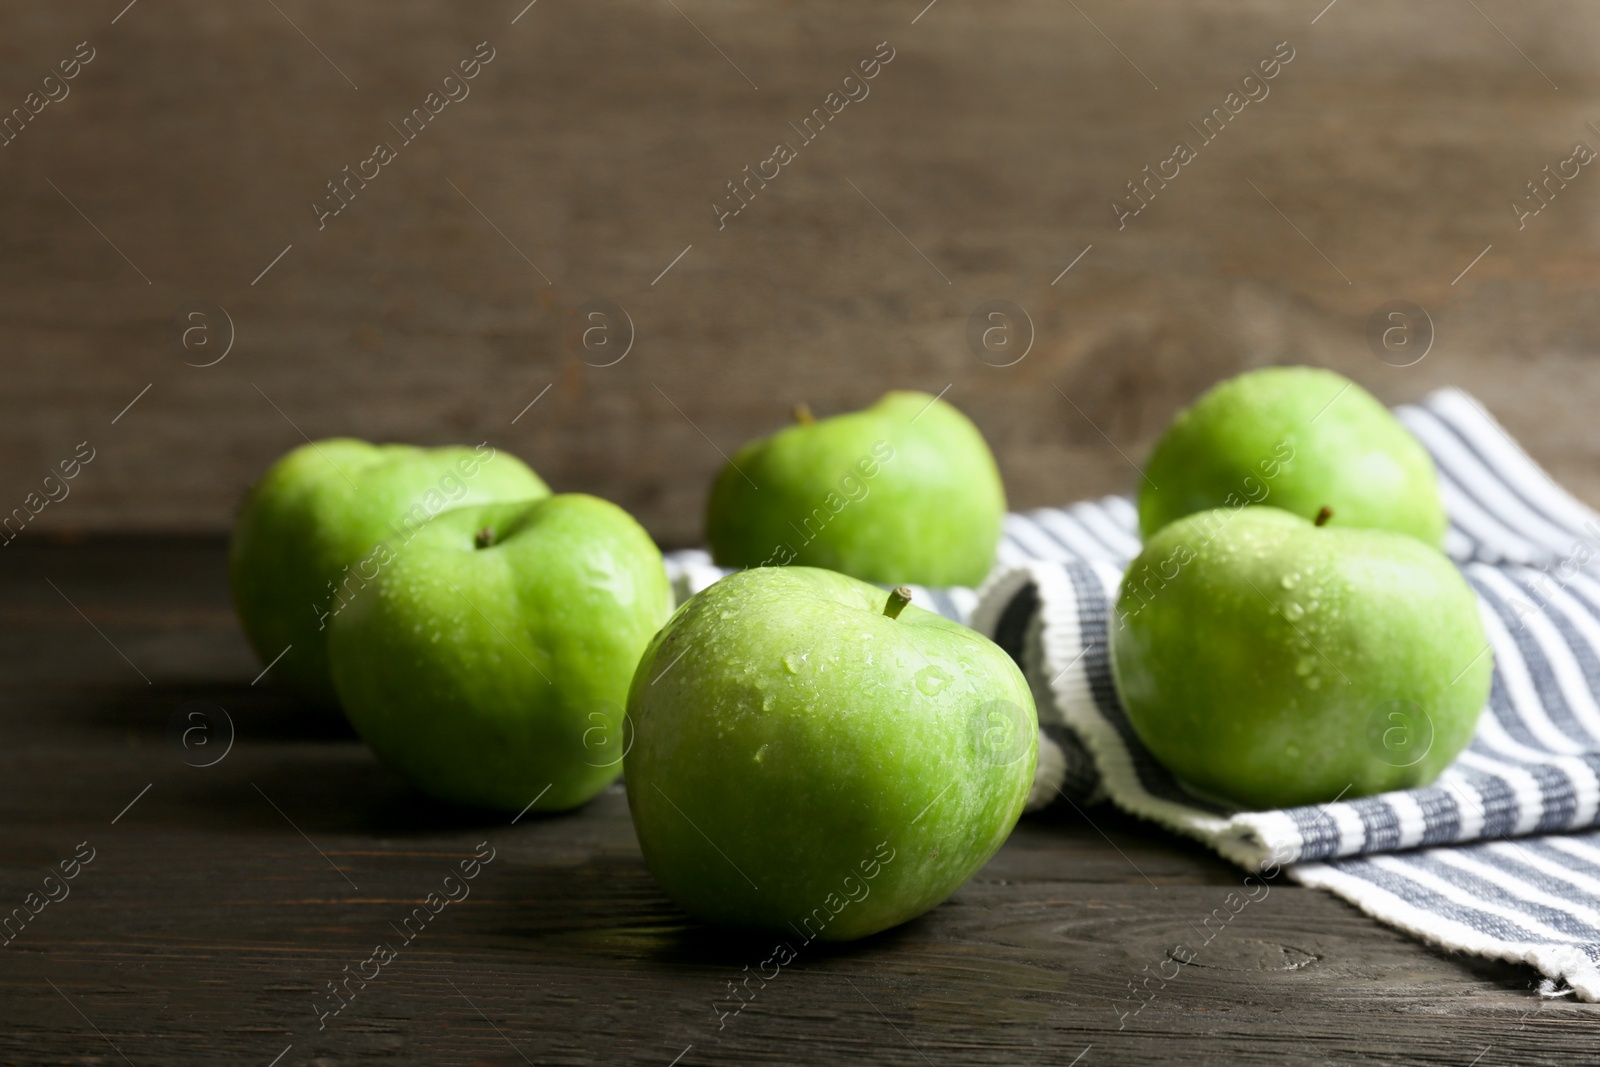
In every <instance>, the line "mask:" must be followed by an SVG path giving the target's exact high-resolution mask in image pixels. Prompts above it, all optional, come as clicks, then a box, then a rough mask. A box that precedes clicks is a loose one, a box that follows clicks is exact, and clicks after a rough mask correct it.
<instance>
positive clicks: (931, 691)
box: [916, 667, 950, 697]
mask: <svg viewBox="0 0 1600 1067" xmlns="http://www.w3.org/2000/svg"><path fill="white" fill-rule="evenodd" d="M916 683H917V688H918V689H920V690H922V692H923V694H924V695H926V696H930V697H931V696H938V695H939V693H941V692H943V690H944V688H945V686H947V685H949V684H950V675H949V673H948V672H946V671H945V669H944V668H943V667H924V668H922V669H921V670H920V671H918V672H917V676H916Z"/></svg>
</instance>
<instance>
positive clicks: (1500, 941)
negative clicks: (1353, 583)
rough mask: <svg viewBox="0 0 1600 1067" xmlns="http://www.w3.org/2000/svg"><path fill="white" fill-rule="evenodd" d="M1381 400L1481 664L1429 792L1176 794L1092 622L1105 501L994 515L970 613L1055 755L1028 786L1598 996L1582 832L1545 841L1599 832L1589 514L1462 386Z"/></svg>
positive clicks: (1108, 541) (1111, 541)
mask: <svg viewBox="0 0 1600 1067" xmlns="http://www.w3.org/2000/svg"><path fill="white" fill-rule="evenodd" d="M1397 414H1398V415H1399V417H1400V419H1401V421H1402V422H1404V423H1405V424H1406V426H1407V427H1409V428H1410V429H1411V430H1412V432H1413V433H1415V434H1416V436H1417V437H1418V438H1419V439H1420V440H1421V441H1422V442H1423V444H1424V445H1426V446H1427V448H1428V450H1429V451H1430V452H1431V453H1432V454H1433V457H1434V461H1435V463H1436V464H1437V465H1438V468H1439V479H1440V487H1441V491H1442V493H1443V497H1444V500H1445V507H1446V510H1447V512H1448V513H1449V516H1450V531H1449V534H1448V537H1447V542H1446V551H1447V553H1448V554H1449V555H1450V556H1451V557H1452V558H1453V559H1454V560H1455V561H1456V562H1457V564H1458V565H1459V566H1460V567H1461V569H1462V572H1463V574H1464V576H1465V577H1466V579H1467V581H1468V582H1469V583H1470V584H1471V586H1472V587H1473V589H1474V590H1475V591H1476V593H1477V595H1478V602H1479V610H1480V614H1481V616H1482V618H1483V623H1484V628H1485V631H1486V633H1487V635H1488V638H1489V644H1490V646H1491V648H1492V651H1493V655H1494V658H1495V671H1494V680H1493V686H1492V689H1491V693H1490V697H1489V706H1488V707H1487V708H1485V709H1484V713H1483V715H1482V717H1481V718H1480V720H1479V725H1478V729H1477V733H1476V735H1475V736H1474V737H1473V740H1472V743H1471V745H1470V746H1469V747H1468V748H1467V750H1466V751H1465V752H1463V753H1462V755H1461V756H1460V757H1459V758H1458V759H1457V761H1456V762H1455V764H1454V765H1452V766H1451V767H1450V768H1449V769H1448V770H1446V771H1445V773H1444V774H1443V775H1442V776H1441V777H1440V779H1439V781H1438V782H1436V783H1435V784H1434V785H1432V786H1428V787H1426V788H1421V789H1408V790H1403V791H1398V792H1393V793H1385V794H1382V795H1379V796H1374V797H1363V798H1360V799H1355V800H1336V801H1334V802H1331V803H1328V804H1324V805H1314V806H1306V807H1299V808H1289V809H1284V810H1278V811H1241V810H1237V809H1234V808H1229V807H1226V806H1223V805H1220V804H1218V803H1216V802H1214V801H1210V800H1207V799H1204V798H1201V797H1198V796H1196V795H1194V794H1193V793H1190V792H1189V791H1187V790H1186V789H1184V787H1183V786H1182V785H1181V784H1180V783H1179V782H1178V781H1177V780H1176V779H1174V778H1173V777H1172V775H1171V774H1169V773H1168V772H1167V771H1166V769H1165V768H1163V767H1162V766H1161V765H1160V764H1159V763H1157V762H1156V761H1155V759H1154V758H1153V757H1152V756H1151V755H1150V754H1149V752H1148V751H1146V750H1145V748H1144V746H1143V745H1141V744H1140V743H1139V740H1138V738H1137V737H1136V736H1135V735H1134V733H1133V731H1132V728H1131V726H1130V725H1129V723H1128V719H1127V716H1126V714H1125V713H1124V712H1123V710H1122V707H1121V706H1120V704H1119V703H1118V701H1117V696H1116V692H1115V690H1114V689H1113V687H1112V680H1111V665H1110V657H1109V655H1108V651H1107V646H1106V641H1107V634H1108V629H1107V620H1108V618H1109V617H1110V612H1111V610H1112V606H1113V605H1114V603H1115V601H1116V596H1117V587H1118V584H1119V582H1120V580H1121V576H1122V570H1123V568H1124V567H1125V566H1126V564H1127V562H1128V560H1129V559H1130V558H1131V556H1132V555H1133V554H1134V553H1136V552H1137V550H1138V524H1137V516H1136V514H1135V511H1134V509H1133V506H1132V505H1131V504H1130V503H1129V502H1128V501H1127V500H1125V499H1121V498H1110V499H1107V500H1102V501H1096V502H1089V503H1084V504H1078V505H1076V506H1074V507H1071V508H1067V509H1061V510H1055V509H1052V510H1045V511H1036V512H1030V513H1028V514H1026V515H1012V516H1010V517H1009V518H1008V521H1007V526H1006V538H1005V542H1004V545H1003V546H1002V552H1001V558H1002V563H1001V566H1000V567H999V568H998V569H997V570H996V572H995V573H994V574H993V575H991V577H990V578H989V580H988V581H987V582H986V583H985V585H984V588H983V589H982V590H981V591H980V598H979V604H978V607H977V609H976V610H975V611H974V612H973V614H972V616H971V617H970V620H969V624H970V625H971V626H973V627H974V628H975V629H977V630H979V631H981V632H983V633H986V634H988V635H989V636H990V637H992V638H994V639H995V640H996V641H997V642H998V643H999V644H1000V645H1001V646H1002V647H1004V648H1006V649H1007V651H1009V652H1011V654H1012V655H1013V656H1014V657H1015V658H1016V659H1017V661H1018V662H1019V663H1020V664H1021V665H1022V667H1023V671H1024V673H1025V674H1026V675H1027V676H1028V679H1029V683H1030V685H1031V686H1032V687H1033V688H1034V693H1035V698H1036V701H1037V703H1038V707H1039V715H1040V722H1041V726H1042V728H1043V730H1044V733H1045V735H1046V736H1047V737H1048V738H1049V740H1050V742H1051V743H1052V744H1053V745H1055V746H1058V747H1059V748H1061V749H1062V750H1063V752H1064V753H1065V755H1064V757H1063V759H1062V760H1060V761H1059V762H1060V765H1061V766H1063V767H1066V768H1070V770H1069V771H1068V772H1066V773H1063V775H1062V778H1061V780H1060V781H1059V782H1055V783H1041V785H1044V784H1049V785H1053V786H1054V787H1055V791H1056V792H1058V793H1059V794H1060V795H1063V796H1066V797H1067V798H1069V799H1075V800H1079V801H1081V800H1088V799H1093V798H1095V797H1096V796H1097V795H1099V794H1100V793H1102V792H1103V794H1104V795H1105V796H1107V797H1109V799H1110V800H1111V801H1112V802H1113V803H1114V804H1116V806H1118V807H1120V808H1122V809H1123V810H1125V811H1128V812H1131V813H1133V814H1136V815H1140V816H1143V817H1145V818H1148V819H1151V820H1153V821H1155V822H1158V823H1161V824H1162V825H1164V826H1167V827H1169V828H1171V829H1173V830H1175V831H1177V832H1179V833H1183V834H1186V835H1188V836H1191V837H1194V838H1198V839H1199V840H1201V841H1204V842H1205V843H1207V844H1208V845H1210V846H1211V847H1212V848H1214V849H1216V850H1217V851H1218V852H1219V853H1221V854H1222V855H1223V856H1225V857H1227V858H1228V859H1231V860H1233V861H1235V862H1237V863H1240V864H1242V865H1244V866H1246V867H1251V868H1257V869H1259V868H1261V867H1267V866H1275V865H1278V864H1284V865H1287V866H1285V867H1284V868H1283V869H1284V871H1285V873H1287V874H1288V875H1289V877H1291V878H1293V879H1295V880H1296V881H1299V882H1301V883H1303V884H1306V885H1313V886H1321V887H1323V888H1325V889H1329V890H1331V891H1333V892H1334V893H1337V894H1338V895H1339V896H1341V897H1344V898H1345V899H1346V900H1349V901H1350V902H1351V903H1353V904H1355V905H1356V906H1358V907H1360V908H1361V909H1362V910H1364V911H1366V912H1368V913H1369V914H1371V915H1373V916H1375V917H1377V918H1378V919H1380V920H1382V921H1384V922H1387V923H1390V924H1391V925H1394V926H1397V927H1399V928H1400V929H1403V930H1406V931H1407V932H1409V933H1411V934H1413V935H1415V936H1417V937H1420V938H1422V939H1424V940H1427V941H1430V942H1433V943H1436V944H1439V945H1441V946H1443V947H1446V948H1451V949H1458V950H1462V951H1467V952H1473V953H1476V954H1479V955H1484V956H1491V957H1496V958H1501V959H1507V960H1513V961H1524V962H1527V963H1530V964H1533V965H1534V966H1535V967H1537V968H1538V969H1539V970H1540V971H1541V972H1542V973H1543V974H1545V975H1547V976H1549V977H1551V978H1558V979H1563V980H1565V981H1566V982H1567V983H1568V984H1569V985H1570V986H1571V988H1572V989H1573V990H1575V991H1576V992H1577V993H1578V995H1579V996H1580V997H1581V998H1582V999H1584V1000H1591V1001H1592V1000H1600V967H1597V961H1600V834H1597V833H1594V832H1588V833H1559V831H1575V830H1582V829H1585V828H1588V827H1593V826H1595V825H1597V824H1600V817H1597V816H1600V581H1597V579H1596V576H1595V575H1596V573H1597V570H1600V568H1596V567H1590V566H1589V565H1590V564H1591V561H1600V516H1597V515H1596V514H1595V513H1594V512H1592V511H1591V510H1590V509H1588V508H1587V507H1585V506H1584V505H1582V504H1581V503H1579V502H1578V501H1577V500H1575V499H1574V498H1573V497H1572V496H1570V495H1569V494H1568V493H1567V492H1566V491H1564V490H1563V489H1561V488H1560V486H1558V485H1557V484H1556V483H1555V482H1554V481H1552V480H1551V478H1550V477H1549V475H1547V474H1546V473H1545V472H1544V471H1543V470H1541V469H1540V468H1539V467H1538V465H1537V464H1535V463H1534V462H1533V460H1532V459H1530V458H1529V457H1528V456H1527V455H1526V453H1524V452H1523V451H1522V449H1521V448H1519V447H1518V446H1517V445H1516V444H1515V443H1513V442H1512V441H1511V439H1510V438H1509V437H1508V436H1507V435H1506V433H1505V431H1504V430H1503V429H1501V427H1500V426H1499V424H1498V423H1496V422H1495V421H1494V419H1493V418H1492V417H1491V416H1490V415H1489V414H1488V413H1487V412H1486V411H1484V410H1483V408H1481V407H1480V406H1479V405H1478V404H1477V403H1476V402H1475V401H1473V400H1472V399H1471V398H1470V397H1468V396H1466V395H1465V394H1463V393H1461V392H1458V391H1456V390H1444V391H1442V392H1438V393H1434V394H1433V395H1431V396H1429V397H1428V398H1427V399H1426V400H1425V401H1424V402H1423V403H1422V404H1420V405H1418V406H1415V407H1403V408H1400V409H1399V410H1398V412H1397ZM1586 568H1587V570H1586ZM1074 748H1079V749H1081V750H1082V752H1083V753H1084V755H1079V754H1078V753H1076V752H1074V751H1073V750H1074ZM1085 756H1086V758H1085ZM1086 767H1087V769H1086ZM1048 794H1049V790H1046V789H1044V788H1036V790H1035V795H1036V796H1041V795H1048ZM1429 846H1432V847H1429Z"/></svg>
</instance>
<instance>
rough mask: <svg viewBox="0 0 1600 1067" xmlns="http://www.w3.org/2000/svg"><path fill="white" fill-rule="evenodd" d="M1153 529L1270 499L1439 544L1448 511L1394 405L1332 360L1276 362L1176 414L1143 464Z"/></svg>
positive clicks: (1142, 519) (1146, 513)
mask: <svg viewBox="0 0 1600 1067" xmlns="http://www.w3.org/2000/svg"><path fill="white" fill-rule="evenodd" d="M1144 474H1145V477H1144V480H1143V482H1142V483H1141V485H1140V489H1139V528H1140V530H1141V531H1142V532H1143V534H1144V536H1145V538H1146V539H1147V540H1148V539H1149V538H1150V536H1151V535H1152V534H1154V533H1155V532H1156V531H1157V530H1159V529H1161V528H1162V527H1163V526H1165V525H1167V523H1169V522H1172V521H1173V520H1174V519H1179V518H1182V517H1183V516H1185V515H1192V514H1194V513H1195V512H1197V511H1204V510H1206V509H1207V508H1218V507H1223V506H1225V505H1226V506H1228V507H1242V506H1244V505H1245V504H1270V505H1271V506H1273V507H1276V508H1282V509H1283V510H1284V511H1291V512H1294V513H1295V514H1296V515H1301V516H1304V517H1305V518H1308V519H1310V518H1313V517H1315V516H1316V514H1317V512H1318V511H1319V510H1321V509H1322V508H1324V507H1328V508H1332V509H1333V520H1332V521H1333V524H1334V525H1335V526H1359V527H1369V528H1372V529H1378V530H1394V531H1397V532H1399V533H1403V534H1410V535H1411V536H1412V537H1415V538H1417V539H1419V540H1422V541H1426V542H1427V543H1428V544H1430V545H1433V546H1435V547H1438V546H1439V545H1440V544H1442V543H1443V540H1444V534H1445V527H1446V520H1445V514H1444V505H1443V504H1442V503H1441V502H1440V500H1439V485H1438V480H1437V477H1436V475H1435V472H1434V468H1433V459H1432V457H1430V456H1429V455H1428V452H1427V450H1426V449H1424V448H1423V447H1422V445H1421V443H1419V442H1418V441H1417V439H1416V438H1415V437H1413V436H1412V435H1411V433H1410V431H1408V430H1407V429H1406V428H1405V427H1404V426H1402V425H1401V424H1400V421H1399V420H1398V419H1396V418H1395V417H1394V415H1393V414H1392V413H1391V412H1390V411H1389V409H1388V408H1386V407H1384V406H1383V405H1382V404H1381V403H1379V402H1378V400H1377V399H1376V398H1375V397H1374V396H1373V395H1372V394H1371V393H1369V392H1367V391H1366V390H1365V389H1363V388H1361V387H1360V386H1359V385H1357V384H1355V383H1354V382H1352V381H1351V380H1350V379H1348V378H1346V377H1344V376H1343V375H1340V374H1335V373H1334V372H1333V371H1329V370H1321V369H1319V368H1315V367H1266V368H1263V369H1261V370H1255V371H1250V372H1249V373H1247V374H1241V375H1239V376H1238V377H1237V378H1231V379H1229V380H1228V381H1225V382H1223V383H1221V384H1220V385H1216V386H1214V387H1212V388H1211V389H1210V390H1209V391H1208V392H1207V393H1206V394H1205V395H1204V396H1202V397H1201V398H1200V399H1199V400H1197V401H1195V402H1194V404H1193V405H1192V406H1190V407H1189V408H1187V409H1185V410H1184V411H1181V412H1179V413H1178V417H1177V418H1176V419H1174V420H1173V422H1172V425H1171V426H1170V427H1168V428H1167V431H1166V433H1165V434H1163V435H1162V437H1161V440H1160V441H1159V442H1157V443H1156V447H1155V451H1153V452H1152V453H1151V454H1150V461H1149V463H1148V464H1147V465H1146V466H1145V470H1144Z"/></svg>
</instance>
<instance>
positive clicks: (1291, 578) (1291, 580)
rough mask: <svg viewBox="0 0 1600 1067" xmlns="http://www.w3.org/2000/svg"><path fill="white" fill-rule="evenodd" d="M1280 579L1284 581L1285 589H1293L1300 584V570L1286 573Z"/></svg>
mask: <svg viewBox="0 0 1600 1067" xmlns="http://www.w3.org/2000/svg"><path fill="white" fill-rule="evenodd" d="M1279 581H1281V582H1282V583H1283V587H1284V588H1285V589H1293V588H1294V587H1295V586H1296V585H1298V584H1299V582H1300V575H1299V573H1298V572H1292V573H1289V574H1285V575H1284V576H1283V577H1282V578H1281V579H1279Z"/></svg>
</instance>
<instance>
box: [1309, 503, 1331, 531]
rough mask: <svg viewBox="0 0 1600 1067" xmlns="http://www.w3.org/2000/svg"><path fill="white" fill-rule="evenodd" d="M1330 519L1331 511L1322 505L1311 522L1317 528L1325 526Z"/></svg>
mask: <svg viewBox="0 0 1600 1067" xmlns="http://www.w3.org/2000/svg"><path fill="white" fill-rule="evenodd" d="M1331 518H1333V509H1332V508H1330V507H1328V506H1327V505H1326V504H1324V505H1323V507H1322V510H1321V511H1319V512H1317V517H1316V518H1315V519H1314V520H1313V521H1314V522H1315V523H1316V524H1317V525H1318V526H1326V525H1328V520H1329V519H1331Z"/></svg>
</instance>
